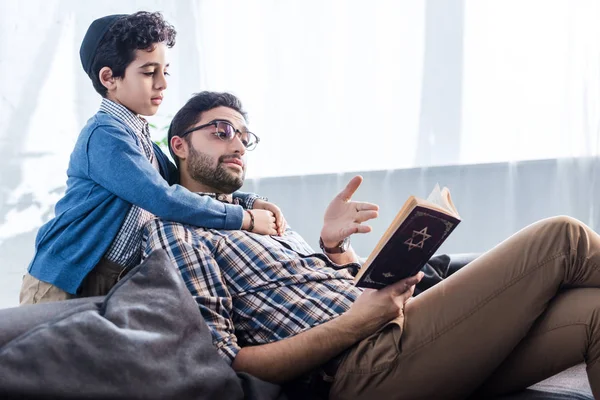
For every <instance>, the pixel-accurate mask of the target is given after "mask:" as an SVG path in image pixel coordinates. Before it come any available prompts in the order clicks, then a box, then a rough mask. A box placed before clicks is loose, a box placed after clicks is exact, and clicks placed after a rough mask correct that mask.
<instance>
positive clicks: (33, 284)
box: [19, 274, 72, 305]
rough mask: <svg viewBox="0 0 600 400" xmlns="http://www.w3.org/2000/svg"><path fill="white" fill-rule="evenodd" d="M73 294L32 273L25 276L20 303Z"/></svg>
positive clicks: (42, 301)
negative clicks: (35, 276)
mask: <svg viewBox="0 0 600 400" xmlns="http://www.w3.org/2000/svg"><path fill="white" fill-rule="evenodd" d="M71 297H72V296H71V295H70V294H69V293H67V292H65V291H64V290H62V289H60V288H58V287H57V286H54V285H53V284H51V283H47V282H44V281H40V280H39V279H37V278H34V277H33V276H31V275H30V274H26V275H25V276H23V283H22V284H21V292H20V293H19V305H25V304H36V303H45V302H49V301H60V300H67V299H70V298H71Z"/></svg>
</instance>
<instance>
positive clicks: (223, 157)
mask: <svg viewBox="0 0 600 400" xmlns="http://www.w3.org/2000/svg"><path fill="white" fill-rule="evenodd" d="M234 158H235V159H236V160H239V161H241V162H242V164H243V165H244V167H245V166H246V163H245V162H244V160H242V156H240V155H239V154H231V155H224V156H221V157H219V164H221V163H224V162H225V161H227V160H231V159H234Z"/></svg>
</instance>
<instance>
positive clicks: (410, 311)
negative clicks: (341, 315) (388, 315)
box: [330, 217, 600, 400]
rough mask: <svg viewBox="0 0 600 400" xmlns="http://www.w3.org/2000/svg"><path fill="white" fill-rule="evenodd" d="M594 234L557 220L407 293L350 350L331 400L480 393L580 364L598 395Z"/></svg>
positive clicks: (598, 259)
mask: <svg viewBox="0 0 600 400" xmlns="http://www.w3.org/2000/svg"><path fill="white" fill-rule="evenodd" d="M599 268H600V236H599V235H598V234H596V233H595V232H593V231H592V230H590V229H589V228H588V227H587V226H585V225H584V224H582V223H581V222H579V221H577V220H574V219H571V218H567V217H557V218H551V219H547V220H544V221H540V222H538V223H536V224H534V225H532V226H529V227H527V228H525V229H524V230H522V231H520V232H519V233H517V234H515V235H514V236H512V237H510V238H509V239H507V240H506V241H504V242H503V243H501V244H500V245H498V246H497V247H496V248H494V249H493V250H491V251H490V252H488V253H486V254H485V255H483V256H481V257H480V258H478V259H477V260H475V261H473V262H472V263H471V264H469V265H468V266H466V267H464V268H463V269H462V270H460V271H458V272H456V273H455V274H453V275H452V276H450V277H449V278H448V279H446V280H445V281H444V282H442V283H440V284H438V285H436V286H434V287H433V288H431V289H429V290H427V291H426V292H424V293H422V294H421V295H419V296H418V297H416V298H414V299H411V300H410V301H409V302H408V303H407V304H406V307H405V312H404V315H405V319H404V324H403V326H402V327H400V326H398V325H394V324H389V325H388V326H387V327H385V328H384V329H383V330H382V331H381V332H379V333H377V334H374V335H372V336H371V337H368V338H367V339H365V340H363V341H361V342H359V343H358V344H357V345H355V346H354V347H353V348H351V349H350V351H349V352H348V354H347V356H346V357H345V359H344V360H343V361H342V363H341V365H340V367H339V368H338V371H337V374H336V376H335V381H334V382H333V385H332V388H331V392H330V398H331V399H410V400H415V399H428V400H431V399H465V398H469V396H472V397H473V398H482V399H487V398H491V397H493V396H494V395H497V394H502V393H507V392H511V391H515V390H520V389H523V388H525V387H527V386H529V385H531V384H533V383H535V382H538V381H540V380H542V379H545V378H547V377H549V376H551V375H554V374H555V373H558V372H559V371H562V370H564V369H566V368H569V367H571V366H573V365H576V364H578V363H581V362H583V361H585V362H586V363H587V373H588V377H589V381H590V384H591V388H592V391H593V394H594V397H595V398H596V399H600V365H599V364H598V360H599V358H600V270H599Z"/></svg>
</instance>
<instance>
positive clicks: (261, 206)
mask: <svg viewBox="0 0 600 400" xmlns="http://www.w3.org/2000/svg"><path fill="white" fill-rule="evenodd" d="M254 209H255V210H267V211H271V212H272V213H273V215H274V216H275V224H276V226H277V233H276V234H277V235H279V236H282V235H283V233H284V232H285V228H286V227H287V222H286V220H285V217H284V216H283V213H282V212H281V209H280V208H279V207H277V206H276V205H275V204H273V203H269V202H268V201H264V200H262V199H256V200H254Z"/></svg>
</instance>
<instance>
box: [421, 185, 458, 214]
mask: <svg viewBox="0 0 600 400" xmlns="http://www.w3.org/2000/svg"><path fill="white" fill-rule="evenodd" d="M427 201H429V202H431V203H433V204H435V205H437V206H440V207H442V208H443V209H444V210H446V211H448V212H450V213H451V214H454V215H456V216H458V211H456V208H455V207H454V205H453V204H452V200H451V198H450V191H449V190H448V188H446V187H445V188H444V189H440V184H439V183H436V184H435V187H434V188H433V190H432V191H431V193H430V194H429V197H427Z"/></svg>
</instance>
